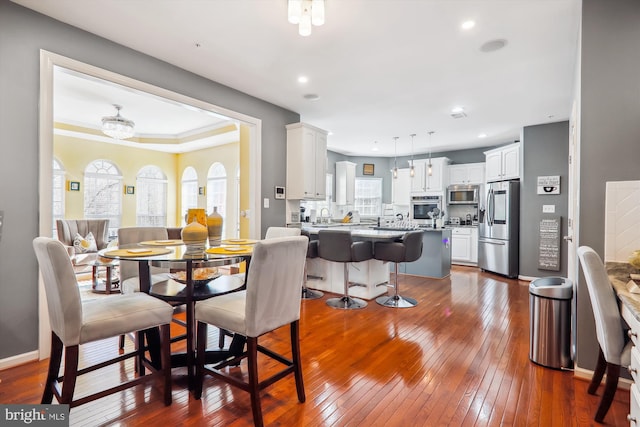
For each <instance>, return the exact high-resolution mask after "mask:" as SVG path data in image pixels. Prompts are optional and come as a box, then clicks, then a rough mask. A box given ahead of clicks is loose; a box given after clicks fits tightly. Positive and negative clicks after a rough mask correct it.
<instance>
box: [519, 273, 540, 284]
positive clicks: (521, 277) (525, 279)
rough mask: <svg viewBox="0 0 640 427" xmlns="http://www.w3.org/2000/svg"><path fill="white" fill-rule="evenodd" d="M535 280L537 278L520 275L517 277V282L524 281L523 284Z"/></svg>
mask: <svg viewBox="0 0 640 427" xmlns="http://www.w3.org/2000/svg"><path fill="white" fill-rule="evenodd" d="M536 279H537V277H531V276H523V275H521V274H519V275H518V280H524V281H525V282H533V281H534V280H536Z"/></svg>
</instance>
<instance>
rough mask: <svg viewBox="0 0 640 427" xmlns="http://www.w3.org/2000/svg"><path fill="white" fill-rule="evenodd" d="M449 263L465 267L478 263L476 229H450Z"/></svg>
mask: <svg viewBox="0 0 640 427" xmlns="http://www.w3.org/2000/svg"><path fill="white" fill-rule="evenodd" d="M451 262H453V263H460V264H466V265H469V264H477V263H478V229H477V228H476V227H454V228H452V229H451Z"/></svg>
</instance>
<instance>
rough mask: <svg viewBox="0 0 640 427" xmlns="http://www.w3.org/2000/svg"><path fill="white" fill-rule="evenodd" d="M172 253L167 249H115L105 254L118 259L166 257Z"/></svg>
mask: <svg viewBox="0 0 640 427" xmlns="http://www.w3.org/2000/svg"><path fill="white" fill-rule="evenodd" d="M170 252H171V249H167V248H140V249H114V250H112V251H108V252H105V253H104V254H105V255H106V256H117V257H123V258H124V257H132V258H135V257H141V256H153V255H164V254H168V253H170Z"/></svg>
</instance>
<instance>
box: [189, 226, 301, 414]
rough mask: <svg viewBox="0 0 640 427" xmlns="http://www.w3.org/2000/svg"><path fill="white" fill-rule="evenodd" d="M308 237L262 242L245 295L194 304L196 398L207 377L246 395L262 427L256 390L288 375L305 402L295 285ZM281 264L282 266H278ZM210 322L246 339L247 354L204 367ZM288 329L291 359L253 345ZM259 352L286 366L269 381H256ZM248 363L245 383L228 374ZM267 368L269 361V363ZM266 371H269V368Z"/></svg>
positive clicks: (255, 251)
mask: <svg viewBox="0 0 640 427" xmlns="http://www.w3.org/2000/svg"><path fill="white" fill-rule="evenodd" d="M307 242H308V239H307V238H306V237H305V236H294V237H282V238H273V239H268V240H266V239H265V240H262V241H260V242H258V243H256V245H255V247H254V249H253V255H252V260H251V264H250V266H249V275H248V277H247V288H246V290H244V291H240V292H234V293H230V294H226V295H221V296H219V297H216V298H210V299H208V300H205V301H198V302H197V303H196V310H195V318H196V321H197V322H198V336H197V340H196V341H197V345H198V349H197V355H198V361H197V368H196V376H197V379H196V387H195V392H194V395H195V398H196V399H200V397H201V396H202V388H203V381H204V376H205V374H210V375H212V376H213V377H214V378H216V379H220V380H222V381H224V382H227V383H229V384H231V385H233V386H236V387H239V388H241V389H242V390H244V391H248V392H249V393H250V395H251V408H252V412H253V421H254V424H255V425H256V426H262V425H263V421H262V410H261V404H260V391H261V390H263V389H264V388H266V387H268V386H269V385H271V384H273V383H274V382H275V381H277V380H280V379H282V378H284V377H285V376H287V375H289V374H293V375H294V377H295V382H296V390H297V394H298V400H299V401H300V402H301V403H302V402H304V401H305V393H304V385H303V381H302V367H301V360H300V343H299V340H300V337H299V329H300V327H299V322H300V304H301V299H300V283H302V275H303V272H304V263H305V259H306V253H307ZM283 265H286V268H282V266H283ZM208 324H211V325H214V326H216V327H218V328H222V329H225V330H228V331H231V332H233V333H237V334H240V335H243V336H245V337H246V338H247V350H246V351H245V352H243V353H242V355H240V356H237V357H235V358H233V359H230V360H227V361H224V362H221V363H219V364H217V365H214V366H211V367H208V366H205V350H206V346H207V325H208ZM286 325H289V327H290V337H291V359H288V358H285V357H284V356H282V355H280V354H277V353H275V352H273V351H271V350H269V349H266V348H264V347H263V346H261V345H258V338H259V337H261V336H263V335H265V334H267V333H269V332H271V331H273V330H276V329H278V328H280V327H283V326H286ZM258 352H260V353H262V354H264V355H267V356H268V357H270V358H271V359H273V360H275V361H277V362H280V363H282V364H283V365H285V368H284V369H282V370H280V371H279V372H277V373H273V374H272V375H271V376H269V377H268V378H261V379H259V378H258ZM244 359H247V364H248V366H247V371H248V380H244V379H242V378H239V377H238V372H228V371H227V370H226V368H227V367H229V366H234V365H237V364H238V363H240V362H241V361H242V360H244ZM269 365H271V363H269ZM269 372H270V373H272V372H273V370H271V369H270V370H269Z"/></svg>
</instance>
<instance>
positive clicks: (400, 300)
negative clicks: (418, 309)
mask: <svg viewBox="0 0 640 427" xmlns="http://www.w3.org/2000/svg"><path fill="white" fill-rule="evenodd" d="M376 302H377V303H378V304H380V305H383V306H385V307H393V308H410V307H415V306H416V305H418V301H416V300H415V299H413V298H409V297H403V296H400V295H391V296H387V295H383V296H381V297H378V298H376Z"/></svg>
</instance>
